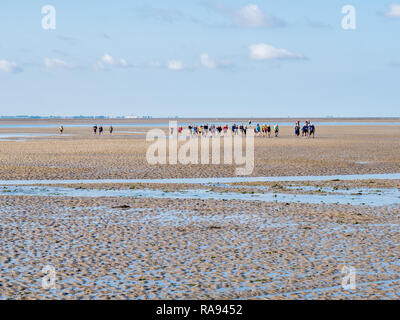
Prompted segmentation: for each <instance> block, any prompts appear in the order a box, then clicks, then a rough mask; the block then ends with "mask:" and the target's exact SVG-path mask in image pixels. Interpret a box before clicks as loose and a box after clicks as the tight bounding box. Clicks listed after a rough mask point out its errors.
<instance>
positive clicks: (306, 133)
mask: <svg viewBox="0 0 400 320" xmlns="http://www.w3.org/2000/svg"><path fill="white" fill-rule="evenodd" d="M300 131H301V136H302V137H309V138H311V137H313V138H314V137H315V125H314V124H313V123H311V121H306V122H305V124H304V125H303V127H301V125H300V121H296V125H295V127H294V134H295V136H296V137H299V136H300Z"/></svg>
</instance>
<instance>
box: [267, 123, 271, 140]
mask: <svg viewBox="0 0 400 320" xmlns="http://www.w3.org/2000/svg"><path fill="white" fill-rule="evenodd" d="M267 134H268V138H271V126H270V125H269V124H268V125H267Z"/></svg>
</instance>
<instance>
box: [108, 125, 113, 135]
mask: <svg viewBox="0 0 400 320" xmlns="http://www.w3.org/2000/svg"><path fill="white" fill-rule="evenodd" d="M109 131H110V134H112V133H113V131H114V128H113V126H110V129H109Z"/></svg>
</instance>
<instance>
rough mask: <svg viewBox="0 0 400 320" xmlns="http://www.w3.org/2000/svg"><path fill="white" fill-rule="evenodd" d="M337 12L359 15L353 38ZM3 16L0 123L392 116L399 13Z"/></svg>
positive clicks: (131, 9) (333, 7)
mask: <svg viewBox="0 0 400 320" xmlns="http://www.w3.org/2000/svg"><path fill="white" fill-rule="evenodd" d="M394 1H395V0H394ZM44 5H52V6H54V7H55V9H56V29H55V30H44V29H43V28H42V18H43V17H44V15H43V14H42V13H41V9H42V6H44ZM344 5H353V6H354V7H355V9H356V29H355V30H344V29H343V28H342V25H341V21H342V18H343V16H344V14H342V12H341V11H342V7H343V6H344ZM0 9H1V10H0V115H18V114H30V115H67V116H68V115H79V114H84V115H99V114H104V115H130V114H134V115H151V116H154V117H156V116H175V115H178V116H186V117H190V116H194V117H202V116H215V117H223V116H227V117H228V116H230V117H234V116H237V117H273V116H283V117H287V116H294V117H296V116H305V117H319V116H330V115H332V116H400V111H399V110H400V108H399V106H400V104H399V90H398V87H399V83H400V81H399V80H400V41H398V37H399V34H400V33H399V31H400V1H399V2H397V3H396V2H390V1H389V2H385V1H373V0H347V1H336V0H331V1H318V0H303V1H297V0H281V1H265V0H264V1H255V0H250V1H241V0H237V1H233V0H230V1H227V0H218V1H214V0H209V1H208V0H205V1H201V0H200V1H189V0H187V1H183V0H181V1H175V0H174V1H168V0H163V1H161V0H159V1H151V2H150V1H139V0H137V1H135V0H129V1H128V0H116V1H102V0H99V1H72V0H71V1H65V0H64V1H60V0H47V1H36V0H29V1H28V0H19V1H11V0H3V1H1V4H0Z"/></svg>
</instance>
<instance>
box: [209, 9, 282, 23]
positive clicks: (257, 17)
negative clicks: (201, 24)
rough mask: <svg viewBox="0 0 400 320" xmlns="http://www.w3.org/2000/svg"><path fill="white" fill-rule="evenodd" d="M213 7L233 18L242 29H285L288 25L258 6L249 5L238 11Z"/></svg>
mask: <svg viewBox="0 0 400 320" xmlns="http://www.w3.org/2000/svg"><path fill="white" fill-rule="evenodd" d="M213 7H214V9H215V10H217V11H218V12H220V13H222V14H223V15H225V16H228V17H229V18H231V19H232V20H233V22H234V23H235V24H236V25H239V26H242V27H249V28H257V27H283V26H285V25H286V23H285V22H284V21H282V20H281V19H278V18H276V17H273V16H269V15H267V14H265V13H264V12H263V11H262V10H261V9H260V7H259V6H258V5H256V4H248V5H246V6H244V7H242V8H240V9H237V10H233V9H231V8H227V7H225V6H224V5H214V6H213Z"/></svg>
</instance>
